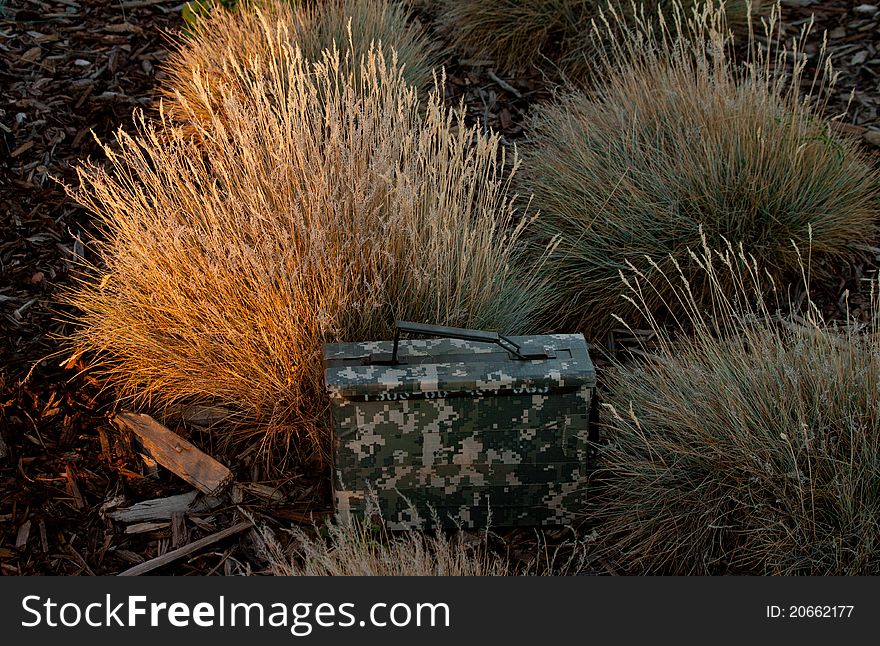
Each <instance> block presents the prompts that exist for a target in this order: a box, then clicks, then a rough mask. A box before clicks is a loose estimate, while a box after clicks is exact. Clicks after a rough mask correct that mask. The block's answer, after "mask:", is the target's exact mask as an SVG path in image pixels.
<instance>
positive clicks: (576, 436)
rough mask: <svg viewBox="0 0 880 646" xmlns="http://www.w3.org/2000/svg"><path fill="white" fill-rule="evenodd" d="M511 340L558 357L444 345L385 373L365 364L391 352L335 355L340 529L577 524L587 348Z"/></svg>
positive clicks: (329, 355) (566, 341)
mask: <svg viewBox="0 0 880 646" xmlns="http://www.w3.org/2000/svg"><path fill="white" fill-rule="evenodd" d="M514 340H516V341H517V343H520V342H528V343H537V344H541V345H542V346H543V347H545V348H546V349H547V350H548V353H550V354H555V358H554V359H546V360H533V361H522V360H514V359H512V358H511V357H510V355H509V354H508V353H507V352H506V351H504V350H502V349H500V348H498V347H497V346H489V345H488V344H481V343H475V342H467V341H456V340H449V339H442V340H440V339H437V340H429V341H402V342H401V360H402V361H405V362H407V363H406V364H405V365H400V366H377V365H369V364H365V363H364V361H365V360H366V359H367V357H369V356H371V354H372V353H374V352H390V347H389V345H390V344H384V343H364V344H341V345H337V346H327V347H326V349H325V365H326V366H327V369H326V378H327V385H328V390H329V391H330V395H331V401H332V404H333V406H332V407H333V416H334V430H335V452H336V455H335V483H334V485H335V490H336V493H335V495H336V506H337V514H338V515H339V516H340V519H341V520H346V519H348V518H351V517H352V516H356V517H362V516H364V515H369V514H371V513H374V512H377V511H378V512H379V513H380V514H381V515H382V517H383V518H384V520H385V522H386V523H387V525H388V526H389V527H390V528H391V529H407V528H413V527H425V526H432V525H433V524H434V523H435V521H439V522H440V523H441V524H442V525H445V526H450V527H452V526H460V527H470V528H484V527H487V526H493V527H503V526H513V525H556V524H566V523H570V522H572V521H574V520H576V519H577V518H578V517H579V514H580V513H581V510H582V509H583V508H584V495H585V491H586V475H587V474H586V465H587V460H588V455H589V443H588V420H589V409H590V402H591V399H592V391H593V388H594V387H595V372H594V370H593V366H592V363H591V362H590V360H589V356H588V354H587V349H586V343H585V342H584V340H583V337H582V336H580V335H552V336H541V337H531V338H529V339H523V338H519V339H517V338H514ZM470 350H473V351H472V352H469V351H470ZM449 359H453V361H451V362H450V361H448V360H449ZM383 393H386V394H387V395H388V396H387V397H384V398H383V396H382V395H383ZM393 395H397V397H392V396H393Z"/></svg>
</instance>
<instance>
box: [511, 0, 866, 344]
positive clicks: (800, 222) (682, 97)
mask: <svg viewBox="0 0 880 646" xmlns="http://www.w3.org/2000/svg"><path fill="white" fill-rule="evenodd" d="M672 17H673V18H674V22H672V21H671V22H670V24H669V25H668V26H667V27H664V28H661V29H659V30H653V29H652V28H651V27H650V25H646V24H642V25H641V26H639V27H633V28H631V30H630V32H629V34H628V35H627V37H626V38H621V39H618V40H617V41H615V42H614V43H613V46H610V47H609V49H608V50H607V52H606V54H604V59H605V60H604V63H603V65H604V69H605V73H604V75H603V78H604V81H603V83H602V84H601V86H600V87H598V88H597V89H596V90H595V92H594V93H591V94H585V93H581V92H575V93H571V94H568V95H566V96H564V97H562V98H561V99H560V100H559V101H558V102H556V103H555V104H553V105H548V106H546V107H544V108H542V109H540V111H539V114H538V115H537V118H536V123H535V130H534V139H535V141H536V146H535V147H534V149H533V151H532V152H531V154H530V156H529V158H528V160H527V161H528V163H527V164H525V165H524V169H525V171H526V172H525V173H524V175H525V181H526V185H527V187H528V188H529V189H530V190H533V191H534V196H535V201H534V204H535V206H536V207H537V208H538V209H539V211H540V213H541V217H540V218H539V220H538V221H537V222H538V227H537V231H539V232H540V234H541V235H542V236H543V237H544V238H547V239H551V238H555V239H557V240H558V242H559V245H558V247H557V251H556V253H554V254H553V256H552V258H551V259H550V261H549V262H548V263H546V264H545V270H546V271H547V273H548V275H550V276H553V277H554V279H555V280H556V285H557V288H558V293H559V294H560V296H561V298H560V304H561V305H560V307H558V308H555V309H554V311H553V317H554V320H556V322H557V324H566V325H571V326H577V327H578V328H579V329H582V330H583V331H585V332H586V333H588V334H589V335H591V336H593V337H594V338H596V337H597V336H599V335H601V334H603V333H605V332H606V331H607V330H608V329H609V328H610V327H612V326H613V325H614V319H613V318H612V316H611V315H612V313H615V312H616V313H619V314H621V315H622V316H623V318H624V319H625V320H626V321H627V322H628V323H632V324H634V325H635V324H637V321H636V320H635V319H634V318H633V317H634V316H636V314H637V312H636V310H635V309H634V308H633V307H632V306H631V305H630V304H627V303H626V302H625V301H623V300H621V298H620V282H619V273H620V272H621V271H624V272H628V271H629V265H630V264H632V265H634V266H635V267H636V268H637V269H638V270H640V271H643V272H645V273H646V274H648V275H650V274H651V273H652V272H654V271H656V270H655V269H654V267H653V265H652V264H651V262H650V261H649V260H648V259H652V260H654V261H655V262H657V263H659V266H661V267H663V268H666V269H669V268H670V267H671V263H673V262H674V261H678V262H680V263H682V265H683V268H684V269H685V271H689V270H688V267H689V266H690V260H689V256H688V254H687V250H688V249H689V248H691V249H695V248H698V247H699V246H700V244H701V240H700V237H701V230H700V229H701V227H702V232H703V233H704V234H705V235H706V236H707V237H708V239H709V243H710V245H712V246H719V245H722V244H723V240H724V239H726V240H730V241H734V242H737V243H738V242H742V243H743V244H744V245H745V248H746V250H747V251H748V252H749V253H750V254H753V255H754V256H755V257H756V258H757V259H758V260H759V262H760V263H761V265H762V267H764V268H766V270H767V271H769V272H770V273H771V274H772V275H773V276H774V277H775V278H777V279H780V280H781V279H783V278H784V277H785V276H787V275H789V274H790V273H791V272H792V271H793V270H796V268H797V266H798V256H797V254H796V252H795V248H794V247H793V246H792V241H794V242H795V243H796V244H797V245H798V246H800V247H801V248H807V247H808V246H809V247H811V249H812V251H813V253H814V254H815V255H816V256H822V257H823V258H825V259H836V258H842V257H846V256H847V255H849V254H851V253H852V247H851V243H854V242H859V241H862V240H864V239H865V237H869V236H871V235H873V233H874V232H876V230H877V216H878V205H880V202H878V195H880V193H878V176H877V173H876V172H875V171H874V170H873V169H872V167H871V164H870V162H868V161H867V159H866V157H865V154H864V152H863V151H862V149H860V148H859V145H858V143H857V142H854V141H850V140H846V139H840V138H838V137H837V136H835V134H834V133H833V131H832V129H831V125H830V124H829V123H828V122H826V121H824V120H823V119H822V118H821V117H820V112H819V111H820V110H821V105H818V106H817V105H816V104H815V100H814V99H813V98H812V97H810V96H806V97H804V96H800V95H799V89H800V87H801V84H802V82H806V84H807V85H808V86H809V79H805V78H804V74H803V70H804V68H803V62H800V63H798V64H797V65H795V67H794V68H793V69H792V67H791V65H786V60H788V59H791V58H793V59H795V60H801V61H803V58H802V57H800V56H799V53H798V52H797V51H794V52H792V51H786V50H785V49H783V48H781V47H780V48H779V49H778V50H777V49H775V47H776V46H778V43H779V40H778V38H776V39H774V38H771V39H770V42H771V49H770V51H769V52H767V51H765V50H761V49H758V48H757V46H756V44H755V43H754V42H752V45H753V46H754V47H755V50H754V51H753V54H752V56H751V60H750V61H749V65H747V66H736V61H735V60H733V58H732V54H731V53H730V50H729V47H730V41H729V37H728V35H727V33H728V32H727V30H726V21H725V19H724V15H723V13H722V12H720V11H718V10H716V9H714V8H712V7H710V6H708V5H707V6H706V7H704V8H703V9H702V10H701V11H700V12H698V13H696V14H694V15H692V16H690V17H687V16H686V15H685V13H684V12H683V11H682V10H681V8H680V7H679V10H678V11H676V12H675V13H674V14H673V16H672ZM772 24H773V23H772V22H771V23H770V35H771V36H773V31H772V29H773V27H772ZM762 52H763V53H762ZM786 67H787V68H788V70H789V73H788V74H787V75H785V74H782V73H781V72H779V71H778V70H782V69H785V68H786ZM774 69H775V70H777V71H773V70H774ZM820 71H824V72H825V73H827V74H830V69H829V67H828V66H826V67H824V68H822V67H821V66H820ZM815 83H816V88H818V87H819V86H820V85H821V84H822V83H823V80H822V79H821V78H819V79H816V80H815ZM700 276H701V274H700V272H699V271H696V272H695V273H693V274H690V277H691V278H692V283H693V285H692V286H693V289H694V290H695V295H697V297H700V296H701V295H702V296H707V297H710V296H711V294H710V293H707V292H703V291H702V290H703V285H702V284H701V283H700ZM652 298H653V300H652V302H651V305H652V308H661V307H665V306H666V303H665V301H666V300H667V299H665V298H664V295H663V294H662V293H657V294H654V295H653V296H652Z"/></svg>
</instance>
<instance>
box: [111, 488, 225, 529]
mask: <svg viewBox="0 0 880 646" xmlns="http://www.w3.org/2000/svg"><path fill="white" fill-rule="evenodd" d="M198 495H199V492H198V491H195V490H194V491H190V492H189V493H182V494H180V495H179V496H168V497H167V498H154V499H152V500H144V501H143V502H139V503H137V504H135V505H132V506H131V507H121V508H119V509H115V510H113V511H111V512H109V513H108V514H107V516H109V517H110V518H111V519H112V520H115V521H116V522H119V523H141V522H148V521H156V520H170V519H171V518H173V517H174V514H177V513H180V514H184V513H199V512H202V511H210V510H211V509H213V508H214V507H218V506H219V505H220V502H221V501H220V499H219V498H214V497H213V496H207V497H203V498H201V499H198V500H197V498H198Z"/></svg>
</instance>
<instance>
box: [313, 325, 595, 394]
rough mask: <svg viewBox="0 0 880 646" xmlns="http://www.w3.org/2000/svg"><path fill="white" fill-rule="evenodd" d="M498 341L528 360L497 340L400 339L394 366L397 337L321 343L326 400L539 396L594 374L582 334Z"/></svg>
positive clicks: (576, 385) (588, 383)
mask: <svg viewBox="0 0 880 646" xmlns="http://www.w3.org/2000/svg"><path fill="white" fill-rule="evenodd" d="M408 325H411V324H408ZM413 327H414V328H415V327H417V328H424V330H427V332H425V333H428V334H429V333H430V330H445V331H447V332H448V331H450V330H452V331H455V330H457V328H439V327H437V328H434V327H430V326H413ZM458 331H459V332H473V333H474V334H475V335H479V334H486V335H493V333H481V332H479V331H468V330H458ZM493 336H494V337H496V338H498V335H493ZM475 338H478V337H476V336H475ZM500 338H501V339H503V340H504V341H505V342H508V343H511V342H512V344H513V345H514V346H515V347H516V348H518V350H519V354H520V355H522V356H526V357H528V358H525V359H523V358H521V357H520V356H517V353H516V350H512V349H509V348H505V347H502V346H500V345H497V343H498V342H497V340H496V341H494V342H491V343H490V342H485V341H482V340H480V341H477V340H470V339H468V340H465V339H461V338H431V339H403V340H400V341H399V347H398V353H397V356H396V358H397V362H395V363H392V362H389V361H388V360H387V358H388V357H389V356H391V354H392V353H393V351H394V346H395V344H397V343H398V342H397V340H395V341H371V342H365V343H338V344H328V345H325V346H324V369H325V371H324V377H325V383H326V386H327V390H328V393H329V395H330V397H331V399H336V400H351V401H395V400H407V399H439V398H445V397H456V396H459V397H460V396H470V397H478V396H485V395H489V394H491V395H503V394H543V393H548V392H557V391H562V390H566V391H567V390H577V389H580V388H584V387H586V388H593V387H595V384H596V371H595V368H594V367H593V363H592V361H590V357H589V354H588V352H587V343H586V341H585V340H584V337H583V335H581V334H550V335H539V336H515V337H507V338H505V337H500ZM532 356H541V357H542V358H531V357H532Z"/></svg>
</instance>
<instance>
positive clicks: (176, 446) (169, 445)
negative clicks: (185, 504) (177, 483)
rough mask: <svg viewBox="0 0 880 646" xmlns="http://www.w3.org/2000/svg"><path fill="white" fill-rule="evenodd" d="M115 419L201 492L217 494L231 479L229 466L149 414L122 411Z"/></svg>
mask: <svg viewBox="0 0 880 646" xmlns="http://www.w3.org/2000/svg"><path fill="white" fill-rule="evenodd" d="M115 421H116V422H117V424H118V425H119V426H120V427H122V428H124V429H128V430H129V431H131V432H132V433H134V435H136V436H137V438H138V439H139V440H140V442H141V444H142V445H143V447H144V449H145V450H146V451H147V452H148V453H149V454H150V455H151V456H152V457H153V459H155V460H156V462H158V463H159V464H161V465H162V466H163V467H165V468H166V469H168V470H169V471H171V472H172V473H174V474H175V475H177V476H179V477H181V478H183V479H184V480H186V481H187V482H189V483H190V484H191V485H193V486H194V487H195V488H196V489H198V490H199V491H201V492H202V493H204V494H207V495H209V496H216V495H217V494H219V493H220V492H221V491H223V489H224V488H225V487H226V486H227V485H228V484H229V483H230V482H232V472H231V471H230V470H229V469H228V468H226V467H225V466H223V465H222V464H220V463H219V462H217V460H215V459H214V458H212V457H211V456H210V455H208V454H207V453H204V452H203V451H200V450H199V449H197V448H196V447H195V446H193V445H192V444H191V443H189V442H187V441H186V440H185V439H183V438H182V437H180V436H179V435H178V434H177V433H175V432H174V431H172V430H170V429H169V428H167V427H165V426H163V425H162V424H160V423H159V422H157V421H156V420H154V419H153V418H152V417H150V416H149V415H143V414H140V413H129V412H126V413H119V414H118V415H117V416H116V417H115Z"/></svg>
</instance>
